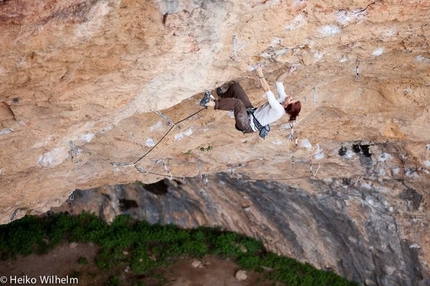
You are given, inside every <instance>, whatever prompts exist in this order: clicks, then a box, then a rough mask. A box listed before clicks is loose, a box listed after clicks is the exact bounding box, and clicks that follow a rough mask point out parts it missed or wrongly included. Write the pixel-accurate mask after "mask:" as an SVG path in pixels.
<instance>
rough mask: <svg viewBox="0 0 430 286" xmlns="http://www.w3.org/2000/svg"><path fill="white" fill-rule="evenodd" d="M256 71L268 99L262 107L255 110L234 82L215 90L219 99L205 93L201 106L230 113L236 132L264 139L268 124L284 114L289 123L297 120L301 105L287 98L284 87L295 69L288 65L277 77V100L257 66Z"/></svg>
mask: <svg viewBox="0 0 430 286" xmlns="http://www.w3.org/2000/svg"><path fill="white" fill-rule="evenodd" d="M255 70H256V72H257V75H258V78H259V80H260V84H261V87H262V88H263V90H264V92H265V95H266V98H267V102H266V103H265V104H263V105H262V106H260V107H258V108H254V107H253V106H252V104H251V102H250V101H249V98H248V95H247V94H246V93H245V91H244V90H243V88H242V86H241V85H240V84H239V83H238V82H235V81H230V82H227V83H225V84H223V85H222V86H220V87H218V88H217V89H216V93H217V95H218V97H219V99H218V100H216V99H215V97H214V96H213V95H212V94H211V93H210V91H209V90H207V91H206V92H205V95H204V97H203V99H202V100H201V101H200V105H202V106H205V107H208V106H213V107H214V109H215V110H217V109H219V110H233V112H234V119H235V121H236V125H235V127H236V129H237V130H239V131H241V132H243V133H252V132H259V133H260V136H261V137H262V138H264V137H265V136H266V135H267V133H268V131H269V130H270V126H269V124H271V123H273V122H275V121H277V120H278V119H280V118H281V117H282V116H284V115H285V114H288V115H289V116H290V119H289V120H290V121H294V120H296V118H297V116H298V115H299V113H300V110H301V103H300V101H294V98H293V97H291V96H287V95H286V93H285V89H284V84H283V82H284V80H285V79H286V78H287V75H288V74H290V73H292V72H294V71H295V70H296V66H291V67H290V69H289V70H287V71H286V72H284V73H282V74H281V75H279V76H278V77H277V78H276V81H275V85H276V90H277V93H278V95H279V99H276V98H275V95H274V94H273V92H272V91H271V90H270V86H269V84H268V83H267V81H266V79H265V78H264V75H263V70H262V68H261V66H257V68H256V69H255ZM211 99H212V101H211Z"/></svg>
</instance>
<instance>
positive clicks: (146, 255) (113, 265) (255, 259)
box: [0, 213, 356, 286]
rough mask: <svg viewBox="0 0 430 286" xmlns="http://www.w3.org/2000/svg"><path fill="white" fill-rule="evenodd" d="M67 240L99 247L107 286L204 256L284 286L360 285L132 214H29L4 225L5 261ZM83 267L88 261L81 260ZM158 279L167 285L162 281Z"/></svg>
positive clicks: (249, 246)
mask: <svg viewBox="0 0 430 286" xmlns="http://www.w3.org/2000/svg"><path fill="white" fill-rule="evenodd" d="M66 241H67V242H88V243H89V242H93V243H96V244H98V245H99V246H100V247H101V250H100V252H99V254H98V255H97V257H96V264H97V266H98V267H99V268H100V269H102V270H106V271H109V273H111V275H112V276H111V277H110V278H109V281H108V284H109V285H121V280H120V279H119V277H118V275H119V271H120V270H119V269H124V267H126V266H130V269H131V271H132V272H133V273H134V274H136V276H139V275H143V274H144V275H151V273H152V274H153V270H154V269H156V268H157V267H160V266H166V265H168V264H169V263H172V262H174V261H175V259H177V258H179V257H192V258H202V257H203V256H205V255H214V256H218V257H221V258H230V259H234V261H236V263H237V264H238V265H240V267H242V268H243V269H245V270H254V271H258V272H262V271H263V267H264V268H271V269H273V270H272V271H267V273H266V275H267V277H268V279H271V280H275V281H280V282H283V283H285V284H286V285H297V286H298V285H309V286H310V285H321V286H322V285H327V286H336V285H337V286H347V285H356V284H354V283H352V282H349V281H347V280H345V279H343V278H341V277H339V276H337V275H336V274H334V273H331V272H324V271H320V270H317V269H315V268H313V267H312V266H310V265H307V264H302V263H300V262H297V261H295V260H293V259H290V258H287V257H281V256H278V255H276V254H274V253H271V252H267V251H266V250H265V249H264V247H263V245H262V244H261V243H260V242H259V241H256V240H254V239H251V238H248V237H244V236H242V235H239V234H237V233H233V232H223V231H221V230H219V229H213V228H199V229H192V230H185V229H180V228H178V227H176V226H172V225H167V226H161V225H150V224H148V223H147V222H142V221H135V220H132V219H131V218H129V217H128V216H118V217H116V219H115V220H114V221H113V223H112V224H110V225H107V224H105V223H104V222H103V221H102V220H100V219H99V218H98V217H96V216H95V215H90V214H87V213H83V214H81V215H79V216H70V215H66V214H58V215H54V216H49V217H45V218H38V217H34V216H27V217H24V218H22V219H20V220H17V221H14V222H12V223H10V224H8V225H1V226H0V255H1V259H3V260H7V259H14V258H16V257H17V255H23V256H26V255H29V254H31V253H36V254H41V253H46V252H47V251H49V250H50V249H52V248H54V247H55V246H57V245H59V244H60V243H64V242H66ZM79 263H80V264H86V263H87V261H86V259H85V258H81V259H80V260H79ZM115 271H118V272H115ZM153 275H158V274H153ZM157 280H159V281H161V282H160V283H163V280H162V277H158V278H157ZM164 282H165V281H164ZM135 283H137V284H136V285H138V284H139V283H140V282H139V281H135ZM140 284H142V283H140ZM142 285H143V284H142Z"/></svg>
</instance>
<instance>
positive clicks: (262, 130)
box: [246, 108, 270, 139]
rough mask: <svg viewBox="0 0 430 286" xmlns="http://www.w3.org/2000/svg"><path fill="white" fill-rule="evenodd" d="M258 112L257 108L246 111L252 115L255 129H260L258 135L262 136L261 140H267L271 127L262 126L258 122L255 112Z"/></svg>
mask: <svg viewBox="0 0 430 286" xmlns="http://www.w3.org/2000/svg"><path fill="white" fill-rule="evenodd" d="M255 110H256V108H248V109H247V110H246V112H248V115H249V114H251V115H252V117H253V122H254V125H255V127H256V128H257V129H258V135H260V137H261V138H263V139H265V138H266V136H267V135H268V134H269V132H270V125H269V124H267V125H264V126H263V125H261V123H260V122H259V121H258V119H257V118H256V117H255V115H254V111H255Z"/></svg>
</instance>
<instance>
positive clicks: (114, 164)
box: [111, 107, 206, 178]
mask: <svg viewBox="0 0 430 286" xmlns="http://www.w3.org/2000/svg"><path fill="white" fill-rule="evenodd" d="M205 109H206V107H205V108H201V109H200V110H198V111H196V112H194V113H193V114H191V115H189V116H187V117H185V118H183V119H181V120H179V121H177V122H171V121H170V120H169V123H170V124H172V126H171V127H170V128H169V130H167V132H166V133H165V134H164V135H163V137H161V139H160V140H158V142H157V143H156V144H155V145H154V146H153V147H152V148H151V149H149V150H148V151H147V152H146V153H145V154H143V155H142V156H141V157H140V158H139V159H137V160H136V161H135V162H134V163H133V164H127V163H111V164H112V165H113V166H117V167H129V166H134V167H135V168H136V170H137V171H139V172H140V173H148V174H149V173H150V172H148V171H146V170H144V169H142V168H140V167H138V166H137V164H138V163H139V162H140V161H142V160H143V158H145V157H146V156H148V154H149V153H151V152H152V150H154V149H155V148H156V147H157V146H158V144H160V143H161V142H162V141H163V139H164V138H166V136H167V135H168V134H169V133H170V131H172V129H173V128H174V127H175V126H176V125H178V124H180V123H182V122H183V121H185V120H187V119H189V118H191V117H193V116H194V115H196V114H198V113H200V112H201V111H203V110H205ZM163 166H164V167H165V169H166V168H167V167H166V166H165V164H164V163H163ZM168 173H170V172H168ZM157 175H158V174H157ZM169 177H171V178H172V177H173V176H172V175H171V174H170V176H169Z"/></svg>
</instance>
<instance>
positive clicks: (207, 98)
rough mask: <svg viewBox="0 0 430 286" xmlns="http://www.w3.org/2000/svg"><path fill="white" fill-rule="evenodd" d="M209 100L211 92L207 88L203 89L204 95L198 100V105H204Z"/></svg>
mask: <svg viewBox="0 0 430 286" xmlns="http://www.w3.org/2000/svg"><path fill="white" fill-rule="evenodd" d="M210 101H211V92H210V91H209V90H206V91H205V96H204V97H203V99H202V100H200V105H201V106H204V107H206V105H207V104H208V103H209V102H210Z"/></svg>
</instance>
